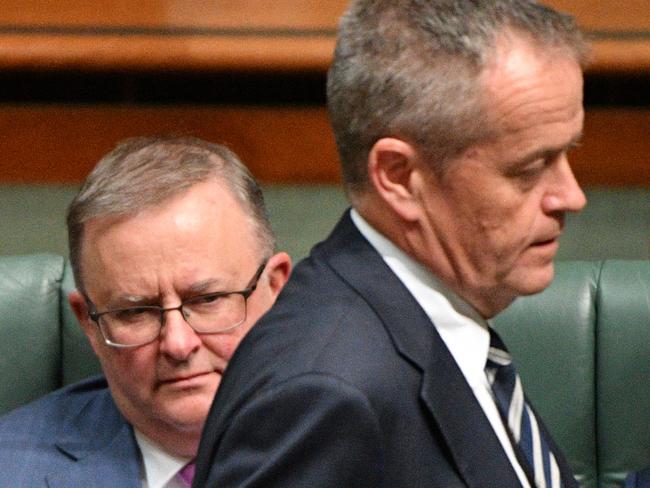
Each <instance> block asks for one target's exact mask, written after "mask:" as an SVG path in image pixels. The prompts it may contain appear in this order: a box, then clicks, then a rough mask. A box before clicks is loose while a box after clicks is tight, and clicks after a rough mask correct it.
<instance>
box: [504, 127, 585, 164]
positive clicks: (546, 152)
mask: <svg viewBox="0 0 650 488" xmlns="http://www.w3.org/2000/svg"><path fill="white" fill-rule="evenodd" d="M582 136H583V132H582V131H581V132H579V133H578V134H576V135H575V136H573V137H572V138H571V140H570V141H569V142H568V143H567V144H564V145H562V146H557V147H550V148H549V147H546V148H542V149H539V150H537V151H535V152H533V153H531V154H528V155H527V156H525V157H523V158H521V159H520V160H519V161H518V162H517V163H516V164H517V165H525V164H528V163H530V162H533V161H536V160H538V159H547V158H548V157H549V156H554V155H556V154H559V153H562V152H566V151H568V150H569V149H572V148H574V147H577V146H579V145H580V144H579V141H580V140H581V139H582Z"/></svg>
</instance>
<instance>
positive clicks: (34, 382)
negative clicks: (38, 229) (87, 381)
mask: <svg viewBox="0 0 650 488" xmlns="http://www.w3.org/2000/svg"><path fill="white" fill-rule="evenodd" d="M72 288H74V284H73V280H72V275H71V272H70V269H69V266H68V265H67V264H66V263H65V261H64V259H63V258H62V257H60V256H55V255H51V254H41V255H28V256H10V257H0V372H1V374H0V414H2V413H4V412H7V411H9V410H11V409H13V408H15V407H18V406H20V405H23V404H25V403H28V402H29V401H31V400H34V399H36V398H38V397H40V396H42V395H44V394H45V393H48V392H50V391H52V390H55V389H57V388H59V387H61V386H63V385H64V384H68V383H70V382H72V381H76V380H77V379H81V378H83V377H86V376H89V375H91V374H95V373H97V372H99V371H100V368H99V363H98V361H97V359H96V358H95V356H94V354H93V353H92V350H91V349H90V346H89V345H88V343H87V341H86V339H85V337H84V336H83V333H82V332H81V328H80V327H79V325H78V324H77V320H76V318H75V317H74V314H73V313H72V311H71V310H70V307H69V305H68V301H67V292H68V291H69V290H70V289H72Z"/></svg>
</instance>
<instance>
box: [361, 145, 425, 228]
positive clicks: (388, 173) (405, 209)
mask: <svg viewBox="0 0 650 488" xmlns="http://www.w3.org/2000/svg"><path fill="white" fill-rule="evenodd" d="M417 158H418V156H417V152H416V150H415V149H414V148H413V146H412V145H410V144H409V143H407V142H404V141H402V140H400V139H395V138H393V137H384V138H382V139H379V140H378V141H377V142H375V144H374V145H373V147H372V149H371V150H370V153H369V154H368V177H369V179H370V182H371V183H372V186H373V187H374V189H375V192H376V193H377V195H378V196H379V197H380V198H381V199H382V200H383V201H384V202H385V203H386V204H388V206H389V207H391V208H392V209H393V211H394V212H395V213H397V214H398V215H399V216H400V217H401V218H402V219H404V220H407V221H413V220H415V219H416V216H417V210H418V208H417V200H416V198H415V192H414V186H413V185H414V178H417V176H418V164H417Z"/></svg>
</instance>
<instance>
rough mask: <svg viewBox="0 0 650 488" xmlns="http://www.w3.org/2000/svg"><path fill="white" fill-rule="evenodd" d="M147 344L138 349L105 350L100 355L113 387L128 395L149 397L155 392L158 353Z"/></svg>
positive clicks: (121, 394)
mask: <svg viewBox="0 0 650 488" xmlns="http://www.w3.org/2000/svg"><path fill="white" fill-rule="evenodd" d="M150 349H151V348H147V347H146V346H144V347H142V348H137V349H132V350H128V349H124V350H119V349H116V350H115V351H104V352H103V353H102V354H101V355H100V362H101V364H102V369H103V371H104V374H105V375H106V377H107V379H108V381H109V384H110V385H111V389H113V390H117V391H116V392H115V393H116V394H118V395H120V396H123V397H128V399H129V400H130V402H133V400H134V399H135V398H141V399H144V398H147V397H149V396H150V395H151V394H152V393H153V386H154V383H155V374H156V354H155V353H154V352H152V351H150Z"/></svg>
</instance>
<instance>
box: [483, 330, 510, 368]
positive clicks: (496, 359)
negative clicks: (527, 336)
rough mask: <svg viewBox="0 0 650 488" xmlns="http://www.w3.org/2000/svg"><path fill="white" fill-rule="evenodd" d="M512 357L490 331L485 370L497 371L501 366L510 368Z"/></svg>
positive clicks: (494, 333) (499, 339) (497, 337)
mask: <svg viewBox="0 0 650 488" xmlns="http://www.w3.org/2000/svg"><path fill="white" fill-rule="evenodd" d="M511 364H512V356H510V353H509V352H508V349H507V348H506V346H505V344H504V343H503V341H502V340H501V338H500V337H499V336H498V335H497V333H496V332H494V331H493V330H492V329H490V348H489V349H488V356H487V363H486V365H485V368H486V369H498V368H500V367H502V366H510V365H511Z"/></svg>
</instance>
